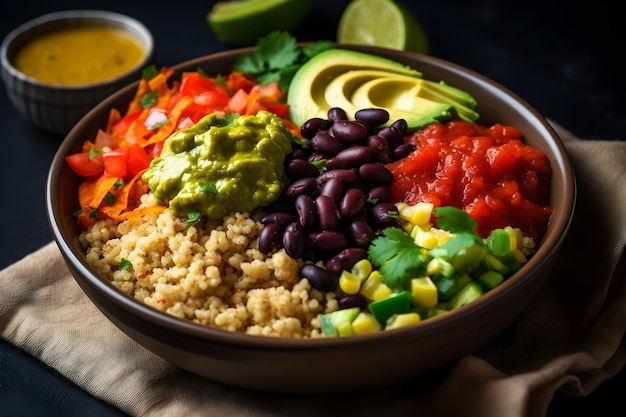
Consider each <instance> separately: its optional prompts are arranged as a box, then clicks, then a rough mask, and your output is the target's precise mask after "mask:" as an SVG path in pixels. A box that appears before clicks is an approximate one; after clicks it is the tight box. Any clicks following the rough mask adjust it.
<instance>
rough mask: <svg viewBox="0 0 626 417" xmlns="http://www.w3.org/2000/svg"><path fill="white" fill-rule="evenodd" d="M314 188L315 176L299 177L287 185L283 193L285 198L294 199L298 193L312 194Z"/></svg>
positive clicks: (315, 183)
mask: <svg viewBox="0 0 626 417" xmlns="http://www.w3.org/2000/svg"><path fill="white" fill-rule="evenodd" d="M316 188H317V181H316V180H315V178H311V177H309V178H300V179H299V180H296V181H294V182H292V183H291V184H289V187H287V190H285V195H286V196H287V198H289V199H291V200H295V199H296V198H297V197H298V196H299V195H302V194H312V193H313V191H315V189H316Z"/></svg>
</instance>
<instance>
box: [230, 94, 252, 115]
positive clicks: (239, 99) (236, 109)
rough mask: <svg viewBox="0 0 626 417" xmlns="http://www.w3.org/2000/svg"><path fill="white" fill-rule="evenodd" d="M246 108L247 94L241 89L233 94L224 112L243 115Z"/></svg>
mask: <svg viewBox="0 0 626 417" xmlns="http://www.w3.org/2000/svg"><path fill="white" fill-rule="evenodd" d="M247 107H248V93H246V92H245V91H244V90H243V89H241V88H240V89H239V90H237V91H236V92H235V94H233V96H232V97H231V98H230V101H229V102H228V105H227V106H226V111H227V112H229V113H239V114H245V113H246V108H247Z"/></svg>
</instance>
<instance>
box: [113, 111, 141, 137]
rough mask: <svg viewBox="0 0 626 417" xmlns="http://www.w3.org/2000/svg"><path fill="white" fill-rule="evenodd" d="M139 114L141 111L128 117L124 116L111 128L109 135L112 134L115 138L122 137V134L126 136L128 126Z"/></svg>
mask: <svg viewBox="0 0 626 417" xmlns="http://www.w3.org/2000/svg"><path fill="white" fill-rule="evenodd" d="M140 114H141V110H140V111H136V112H134V113H131V114H129V115H126V116H124V117H123V118H122V119H121V120H120V121H119V122H117V123H116V124H115V125H114V126H113V127H112V128H111V133H112V134H113V136H116V137H123V136H124V134H126V132H127V131H128V129H129V128H130V125H131V124H132V123H133V122H134V121H135V120H137V118H138V117H139V115H140Z"/></svg>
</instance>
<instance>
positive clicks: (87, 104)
mask: <svg viewBox="0 0 626 417" xmlns="http://www.w3.org/2000/svg"><path fill="white" fill-rule="evenodd" d="M93 26H96V27H106V28H114V29H119V30H122V31H125V32H127V33H128V34H130V35H132V36H133V37H134V38H135V39H136V40H137V41H138V42H139V44H140V45H141V47H142V48H143V49H144V52H145V53H144V55H143V57H142V58H141V59H140V61H139V62H138V63H137V64H136V65H135V66H133V67H132V68H131V69H129V70H127V71H126V72H125V73H122V74H120V75H117V76H114V77H112V78H108V79H106V80H103V81H96V82H90V83H86V84H70V85H67V84H56V83H54V84H53V83H50V82H45V81H41V80H39V79H37V78H33V77H32V76H29V75H26V74H24V73H23V72H21V71H20V70H18V69H17V68H16V67H15V57H16V54H17V53H18V52H19V51H20V48H22V47H24V45H25V44H27V43H28V42H30V41H32V40H34V39H36V38H38V37H40V36H42V35H46V34H49V33H51V32H53V31H58V30H63V29H73V28H79V27H93ZM153 54H154V41H153V38H152V34H151V33H150V31H149V30H148V28H146V27H145V26H144V25H143V24H142V23H141V22H139V21H137V20H135V19H134V18H131V17H129V16H125V15H121V14H118V13H113V12H109V11H102V10H68V11H61V12H55V13H50V14H46V15H43V16H40V17H37V18H35V19H33V20H30V21H28V22H26V23H23V24H21V25H20V26H18V27H16V28H15V29H13V30H12V31H11V32H10V33H9V34H8V35H7V36H6V37H5V39H4V40H3V42H2V46H1V52H0V60H1V62H2V80H3V81H4V84H5V88H6V92H7V95H8V96H9V99H10V101H11V103H12V104H13V105H14V106H15V108H16V109H17V110H18V111H19V113H20V114H22V115H23V116H24V117H25V118H26V119H27V120H29V121H30V122H32V124H34V125H35V126H37V127H38V128H40V129H42V130H44V131H46V132H50V133H53V134H55V135H59V136H63V135H65V134H67V132H69V130H70V129H71V128H72V127H73V126H74V125H75V124H76V123H77V122H78V121H79V120H80V118H81V117H83V116H84V115H85V114H86V113H87V112H88V111H89V110H91V108H93V107H94V106H95V105H96V104H98V103H99V102H100V101H102V99H104V98H106V97H108V96H109V95H111V94H112V93H114V92H115V91H117V90H119V89H120V88H122V87H124V86H125V85H127V84H130V83H131V82H133V81H135V80H137V79H139V77H140V76H141V71H142V69H143V68H145V67H146V66H147V65H149V63H151V61H152V58H153Z"/></svg>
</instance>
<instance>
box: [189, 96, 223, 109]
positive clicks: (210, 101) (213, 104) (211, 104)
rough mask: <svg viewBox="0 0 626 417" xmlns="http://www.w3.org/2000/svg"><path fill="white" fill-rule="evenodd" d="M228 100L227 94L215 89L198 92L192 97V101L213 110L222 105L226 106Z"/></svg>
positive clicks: (221, 107) (220, 107)
mask: <svg viewBox="0 0 626 417" xmlns="http://www.w3.org/2000/svg"><path fill="white" fill-rule="evenodd" d="M229 101H230V96H229V95H228V94H226V93H220V92H217V91H205V92H204V93H200V94H198V95H197V96H196V97H195V98H194V99H193V102H194V103H196V104H200V105H202V106H205V107H208V108H210V109H213V110H222V109H223V108H224V107H226V105H227V104H228V102H229Z"/></svg>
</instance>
